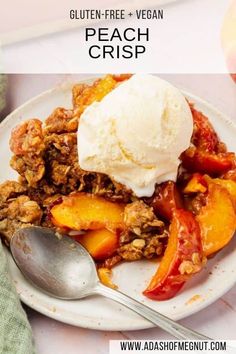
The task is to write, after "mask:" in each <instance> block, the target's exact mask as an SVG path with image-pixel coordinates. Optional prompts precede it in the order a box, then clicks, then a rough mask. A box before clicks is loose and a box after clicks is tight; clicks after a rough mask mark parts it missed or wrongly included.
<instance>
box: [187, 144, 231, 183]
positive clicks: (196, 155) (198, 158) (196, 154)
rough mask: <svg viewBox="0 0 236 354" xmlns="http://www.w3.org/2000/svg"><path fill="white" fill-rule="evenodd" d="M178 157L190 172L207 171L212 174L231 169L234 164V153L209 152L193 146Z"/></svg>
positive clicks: (219, 173)
mask: <svg viewBox="0 0 236 354" xmlns="http://www.w3.org/2000/svg"><path fill="white" fill-rule="evenodd" d="M180 159H181V161H182V165H183V167H184V168H186V170H188V171H190V172H200V173H207V174H209V175H213V176H219V175H222V174H223V173H226V172H227V171H229V170H230V169H232V167H233V166H234V164H235V154H234V153H231V152H224V153H223V152H222V153H218V154H216V153H209V152H205V151H202V150H199V149H196V148H193V147H190V148H189V149H187V150H186V151H184V152H183V153H182V154H181V156H180Z"/></svg>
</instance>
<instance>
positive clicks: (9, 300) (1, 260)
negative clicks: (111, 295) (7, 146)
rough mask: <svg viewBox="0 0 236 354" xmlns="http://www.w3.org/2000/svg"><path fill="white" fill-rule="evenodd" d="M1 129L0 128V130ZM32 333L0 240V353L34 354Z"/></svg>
mask: <svg viewBox="0 0 236 354" xmlns="http://www.w3.org/2000/svg"><path fill="white" fill-rule="evenodd" d="M5 92H6V77H5V76H4V75H1V74H0V111H1V110H2V109H3V108H4V107H5ZM0 129H1V128H0ZM32 338H33V337H32V331H31V328H30V325H29V322H28V319H27V317H26V314H25V312H24V310H23V308H22V306H21V303H20V300H19V297H18V295H17V293H16V289H15V287H14V285H13V283H12V281H11V278H10V275H9V271H8V264H7V257H6V254H5V253H4V250H3V246H2V243H1V240H0V353H1V354H34V353H35V349H34V345H33V339H32Z"/></svg>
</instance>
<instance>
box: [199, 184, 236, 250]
mask: <svg viewBox="0 0 236 354" xmlns="http://www.w3.org/2000/svg"><path fill="white" fill-rule="evenodd" d="M213 181H214V180H213ZM196 219H197V221H198V222H199V225H200V229H201V236H202V240H203V250H204V253H205V255H206V256H209V255H211V254H213V253H215V252H217V251H219V250H220V249H221V248H223V247H224V246H225V245H226V244H227V243H228V242H229V241H230V240H231V239H232V237H233V235H234V232H235V229H236V215H235V211H234V206H233V203H232V201H231V197H230V195H229V193H228V191H227V190H226V189H225V188H224V187H222V186H221V185H218V184H215V183H209V185H208V194H207V197H206V205H205V206H203V207H202V208H201V210H200V213H199V214H198V215H197V216H196Z"/></svg>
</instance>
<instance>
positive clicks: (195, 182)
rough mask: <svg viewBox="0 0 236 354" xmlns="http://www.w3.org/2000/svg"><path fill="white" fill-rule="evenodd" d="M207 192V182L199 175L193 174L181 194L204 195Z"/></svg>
mask: <svg viewBox="0 0 236 354" xmlns="http://www.w3.org/2000/svg"><path fill="white" fill-rule="evenodd" d="M206 191H207V182H206V181H205V179H204V176H203V175H201V174H200V173H194V174H193V176H192V178H191V179H190V180H189V181H188V183H187V185H186V187H185V188H184V190H183V192H184V193H186V194H191V193H199V192H200V193H205V192H206Z"/></svg>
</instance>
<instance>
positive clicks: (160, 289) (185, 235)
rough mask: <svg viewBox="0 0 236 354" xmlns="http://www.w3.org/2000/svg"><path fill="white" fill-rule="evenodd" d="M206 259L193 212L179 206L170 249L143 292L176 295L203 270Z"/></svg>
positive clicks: (152, 296)
mask: <svg viewBox="0 0 236 354" xmlns="http://www.w3.org/2000/svg"><path fill="white" fill-rule="evenodd" d="M203 260H204V256H203V249H202V241H201V234H200V228H199V225H198V222H197V221H196V220H195V218H194V216H193V214H192V213H191V212H189V211H186V210H184V209H178V210H175V211H174V213H173V218H172V222H171V225H170V236H169V240H168V245H167V248H166V251H165V253H164V256H163V258H162V260H161V263H160V266H159V268H158V269H157V272H156V274H155V275H154V276H153V278H152V280H151V282H150V284H149V285H148V287H147V289H146V290H145V291H144V292H143V294H144V295H145V296H147V297H149V298H150V299H154V300H167V299H170V298H172V297H174V296H175V295H176V293H177V292H178V291H179V290H180V289H181V288H182V286H183V285H184V284H185V282H186V281H187V280H188V279H190V278H191V276H192V275H193V274H194V273H197V272H198V271H200V270H201V268H202V264H203Z"/></svg>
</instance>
